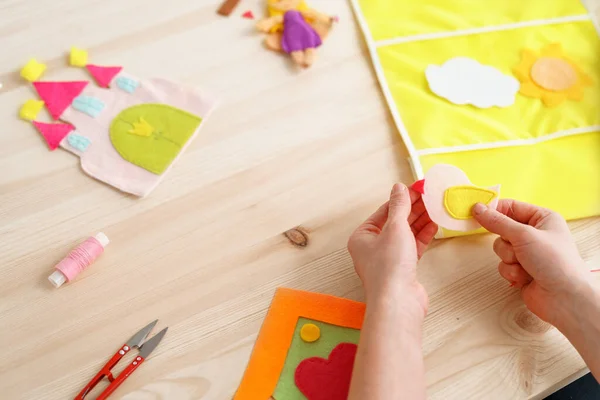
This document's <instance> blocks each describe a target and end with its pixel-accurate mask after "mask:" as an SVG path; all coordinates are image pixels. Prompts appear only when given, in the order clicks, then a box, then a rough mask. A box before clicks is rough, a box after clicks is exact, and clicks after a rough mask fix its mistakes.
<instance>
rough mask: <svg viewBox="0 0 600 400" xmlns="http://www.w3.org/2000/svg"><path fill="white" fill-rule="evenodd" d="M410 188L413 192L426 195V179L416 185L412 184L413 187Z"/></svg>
mask: <svg viewBox="0 0 600 400" xmlns="http://www.w3.org/2000/svg"><path fill="white" fill-rule="evenodd" d="M410 188H411V189H412V190H414V191H415V192H419V193H421V194H425V179H421V180H419V181H416V182H415V183H413V184H412V186H411V187H410Z"/></svg>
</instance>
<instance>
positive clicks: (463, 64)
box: [425, 57, 519, 108]
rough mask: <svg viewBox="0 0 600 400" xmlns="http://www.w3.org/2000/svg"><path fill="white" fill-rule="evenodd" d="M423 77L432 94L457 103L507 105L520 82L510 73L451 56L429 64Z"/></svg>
mask: <svg viewBox="0 0 600 400" xmlns="http://www.w3.org/2000/svg"><path fill="white" fill-rule="evenodd" d="M425 76H426V77H427V82H428V83H429V88H430V89H431V91H432V92H433V93H435V94H436V95H438V96H440V97H443V98H445V99H446V100H448V101H450V102H452V103H454V104H458V105H464V104H471V105H474V106H475V107H478V108H490V107H494V106H495V107H509V106H511V105H513V104H514V102H515V96H516V94H517V92H518V91H519V81H517V80H516V79H515V78H513V77H512V76H508V75H504V74H503V73H502V72H500V71H499V70H497V69H496V68H494V67H491V66H488V65H482V64H480V63H479V62H478V61H476V60H474V59H472V58H467V57H455V58H452V59H450V60H448V61H446V62H445V63H444V64H443V65H442V66H437V65H430V66H428V67H427V69H426V70H425Z"/></svg>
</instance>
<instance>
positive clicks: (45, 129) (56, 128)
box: [32, 121, 73, 150]
mask: <svg viewBox="0 0 600 400" xmlns="http://www.w3.org/2000/svg"><path fill="white" fill-rule="evenodd" d="M32 123H33V126H35V128H36V129H37V130H38V132H40V133H41V134H42V136H43V137H44V139H46V143H48V148H50V150H56V149H57V148H58V146H59V145H60V142H61V141H62V140H63V139H64V138H65V136H67V135H68V134H69V133H70V132H71V131H72V130H73V126H72V125H70V124H52V123H51V124H47V123H44V122H38V121H33V122H32Z"/></svg>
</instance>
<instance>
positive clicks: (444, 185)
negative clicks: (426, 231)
mask: <svg viewBox="0 0 600 400" xmlns="http://www.w3.org/2000/svg"><path fill="white" fill-rule="evenodd" d="M421 188H422V189H421ZM413 189H415V190H418V191H419V192H420V193H422V197H423V203H424V204H425V208H426V209H427V213H428V214H429V217H430V218H431V220H432V221H433V222H435V223H436V224H438V225H439V226H440V227H443V228H446V229H450V230H453V231H460V232H467V231H472V230H475V229H477V228H480V227H481V225H479V223H478V222H477V221H476V220H475V219H474V218H473V217H472V215H471V209H472V208H473V206H474V205H475V204H476V203H483V204H487V205H489V206H490V207H493V208H496V207H497V206H498V200H499V198H498V195H499V193H500V185H497V186H494V187H491V188H487V189H486V188H480V187H477V186H475V185H473V184H472V183H471V182H470V181H469V178H468V177H467V175H466V174H465V173H464V172H463V171H462V170H461V169H460V168H458V167H455V166H453V165H449V164H436V165H434V166H433V167H431V168H430V169H429V170H428V171H427V173H426V174H425V178H424V179H423V182H420V181H417V182H416V183H415V184H414V185H413Z"/></svg>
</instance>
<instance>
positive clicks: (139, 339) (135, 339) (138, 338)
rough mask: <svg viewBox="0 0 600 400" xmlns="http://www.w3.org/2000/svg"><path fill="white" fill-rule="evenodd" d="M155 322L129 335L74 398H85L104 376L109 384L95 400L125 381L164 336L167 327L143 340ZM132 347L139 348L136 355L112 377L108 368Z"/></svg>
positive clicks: (102, 399) (105, 396)
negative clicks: (117, 374)
mask: <svg viewBox="0 0 600 400" xmlns="http://www.w3.org/2000/svg"><path fill="white" fill-rule="evenodd" d="M157 322H158V320H155V321H152V322H150V323H149V324H148V325H146V326H145V327H144V328H142V329H140V330H139V331H138V332H137V333H136V334H135V335H133V336H132V337H131V339H129V340H128V341H127V343H125V344H124V345H123V346H121V348H120V349H119V350H118V351H117V352H116V353H115V355H114V356H112V358H111V359H110V360H108V362H107V363H106V365H104V367H102V369H101V370H100V372H98V373H97V374H96V376H95V377H94V379H92V380H91V381H90V382H89V383H88V384H87V385H86V386H85V387H84V388H83V390H82V391H81V392H79V394H78V395H77V396H76V397H75V400H83V399H84V398H85V396H86V395H87V394H88V393H89V392H90V391H91V390H92V389H93V388H95V387H96V385H97V384H98V383H99V382H100V381H101V380H102V379H103V378H104V377H105V376H106V377H107V378H108V380H109V381H110V384H109V385H108V386H107V387H106V389H104V391H103V392H102V393H101V394H100V395H99V396H98V397H97V398H96V400H104V399H106V398H107V397H108V396H110V394H111V393H112V392H114V391H115V389H117V388H118V387H119V386H120V385H121V383H123V382H124V381H125V379H127V378H128V377H129V375H131V374H132V373H133V371H135V370H136V369H137V367H139V366H140V365H141V364H142V363H143V362H144V360H145V359H146V358H148V356H149V355H150V353H152V350H154V349H155V348H156V346H158V344H159V343H160V341H161V340H162V338H163V336H165V333H167V329H168V328H165V329H163V330H162V331H160V332H158V333H157V334H156V335H154V336H153V337H152V339H149V340H147V341H144V340H145V339H146V337H147V336H148V334H149V333H150V331H151V330H152V328H154V325H156V323H157ZM133 347H137V348H138V350H139V353H138V356H137V357H136V358H134V359H133V361H132V362H131V364H129V365H128V366H127V367H125V369H124V370H123V371H122V372H121V373H120V374H119V376H117V377H116V378H115V377H113V374H112V372H111V371H110V370H111V369H112V368H113V367H114V366H115V365H117V363H118V362H119V361H120V360H121V358H123V356H124V355H125V354H127V353H128V352H129V351H130V350H131V349H132V348H133Z"/></svg>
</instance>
